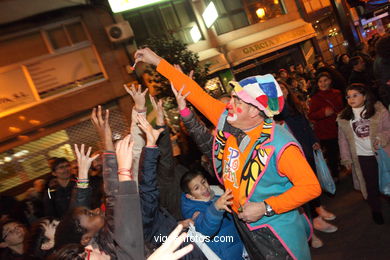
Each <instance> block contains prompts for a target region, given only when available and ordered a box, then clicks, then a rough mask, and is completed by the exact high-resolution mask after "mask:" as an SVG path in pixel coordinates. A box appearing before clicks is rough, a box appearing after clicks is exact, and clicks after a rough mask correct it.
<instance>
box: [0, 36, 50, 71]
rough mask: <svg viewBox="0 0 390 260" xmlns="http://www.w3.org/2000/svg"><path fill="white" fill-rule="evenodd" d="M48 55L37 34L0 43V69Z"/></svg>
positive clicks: (47, 50) (40, 37)
mask: <svg viewBox="0 0 390 260" xmlns="http://www.w3.org/2000/svg"><path fill="white" fill-rule="evenodd" d="M48 53H49V49H48V48H47V46H46V45H45V42H44V40H43V37H42V35H41V34H40V33H39V32H34V33H29V34H25V35H21V36H19V37H15V38H12V39H6V40H3V41H0V57H1V59H0V67H1V66H6V65H10V64H14V63H18V62H20V61H24V60H28V59H31V58H34V57H38V56H42V55H45V54H48Z"/></svg>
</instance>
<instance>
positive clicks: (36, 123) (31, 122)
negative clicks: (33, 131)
mask: <svg viewBox="0 0 390 260" xmlns="http://www.w3.org/2000/svg"><path fill="white" fill-rule="evenodd" d="M28 122H29V123H30V124H32V125H39V124H40V123H41V121H39V120H34V119H32V120H29V121H28Z"/></svg>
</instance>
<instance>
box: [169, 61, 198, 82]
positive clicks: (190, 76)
mask: <svg viewBox="0 0 390 260" xmlns="http://www.w3.org/2000/svg"><path fill="white" fill-rule="evenodd" d="M173 67H175V69H177V70H178V71H180V72H181V73H184V72H183V70H182V69H181V67H180V65H179V64H174V65H173ZM187 76H188V77H189V78H190V79H194V70H191V71H190V73H188V75H187Z"/></svg>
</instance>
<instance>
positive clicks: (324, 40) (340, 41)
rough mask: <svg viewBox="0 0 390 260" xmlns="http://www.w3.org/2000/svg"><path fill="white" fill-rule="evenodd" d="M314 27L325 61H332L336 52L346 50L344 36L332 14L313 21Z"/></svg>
mask: <svg viewBox="0 0 390 260" xmlns="http://www.w3.org/2000/svg"><path fill="white" fill-rule="evenodd" d="M313 25H314V29H315V30H316V33H317V36H316V37H317V41H318V44H319V47H320V49H321V53H322V55H323V57H324V59H325V62H327V63H333V62H334V57H335V56H336V55H337V54H343V53H346V52H347V46H346V45H345V40H344V37H343V35H342V33H341V31H340V27H339V26H338V24H337V23H336V18H335V17H334V16H333V15H329V16H325V17H324V18H322V19H319V20H317V21H315V23H314V24H313Z"/></svg>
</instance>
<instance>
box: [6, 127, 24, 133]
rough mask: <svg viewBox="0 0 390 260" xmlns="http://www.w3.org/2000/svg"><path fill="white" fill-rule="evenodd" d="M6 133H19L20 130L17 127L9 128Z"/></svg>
mask: <svg viewBox="0 0 390 260" xmlns="http://www.w3.org/2000/svg"><path fill="white" fill-rule="evenodd" d="M8 131H10V132H11V133H19V132H20V131H22V130H20V128H18V127H14V126H10V127H8Z"/></svg>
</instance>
